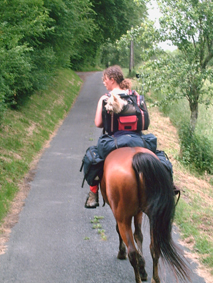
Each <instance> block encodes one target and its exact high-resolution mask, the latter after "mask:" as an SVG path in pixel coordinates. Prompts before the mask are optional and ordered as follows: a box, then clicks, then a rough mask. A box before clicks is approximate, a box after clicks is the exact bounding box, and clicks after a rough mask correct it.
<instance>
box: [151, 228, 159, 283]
mask: <svg viewBox="0 0 213 283" xmlns="http://www.w3.org/2000/svg"><path fill="white" fill-rule="evenodd" d="M150 252H151V255H152V261H153V275H152V280H151V283H160V278H159V275H158V261H159V257H160V252H159V250H158V249H157V248H155V246H154V240H153V236H152V231H151V244H150Z"/></svg>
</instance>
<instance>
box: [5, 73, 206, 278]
mask: <svg viewBox="0 0 213 283" xmlns="http://www.w3.org/2000/svg"><path fill="white" fill-rule="evenodd" d="M101 76H102V73H101V72H97V73H90V74H89V75H88V76H87V77H86V80H85V83H84V85H83V87H82V89H81V92H80V95H79V97H78V98H77V100H76V102H75V104H74V105H73V107H72V109H71V111H70V113H69V115H68V116H67V118H66V119H65V121H64V123H63V124H62V126H61V127H60V128H59V130H58V132H57V135H56V136H55V137H54V138H53V140H52V141H51V143H50V147H49V148H47V149H46V150H45V152H44V154H43V155H42V157H41V159H40V161H39V164H38V168H37V171H36V175H35V178H34V180H33V181H32V182H31V190H30V193H29V195H28V197H27V199H26V202H25V206H24V208H23V210H22V212H21V213H20V217H19V222H18V223H17V224H16V225H15V226H14V228H13V229H12V233H11V236H10V240H9V242H8V243H7V244H8V249H7V251H6V253H5V254H3V255H1V256H0V282H1V283H2V282H3V283H13V282H14V283H82V282H90V283H93V282H94V283H129V282H135V281H134V273H133V269H132V267H131V266H130V263H129V261H128V260H124V261H119V260H117V258H116V256H117V252H118V237H117V233H116V231H115V220H114V218H113V215H112V213H111V210H110V209H109V207H107V206H105V207H102V206H101V205H102V199H101V198H100V207H99V208H97V209H93V210H90V209H85V208H84V202H85V198H86V195H87V193H88V188H89V187H88V185H87V184H85V186H84V188H81V182H82V178H83V176H82V173H80V172H79V168H80V165H81V160H82V157H83V155H84V153H85V150H86V149H87V148H88V147H89V146H90V145H94V144H96V141H97V139H98V137H99V135H100V134H101V130H100V129H97V128H96V127H95V126H94V122H93V121H94V114H95V110H96V104H97V101H98V98H99V97H100V95H101V94H102V93H104V92H105V88H104V86H103V84H102V81H101ZM95 216H99V217H103V219H102V220H100V222H101V229H103V230H104V235H105V236H106V237H107V239H106V240H105V241H104V240H102V239H101V235H100V234H98V230H97V229H93V224H92V223H91V220H92V219H94V217H95ZM148 227H149V225H148V222H147V221H146V223H145V224H144V225H143V230H144V233H145V240H144V254H145V258H146V267H147V272H148V276H149V277H148V282H151V272H152V262H151V257H150V253H149V249H148V246H149V234H148V232H147V231H148ZM175 237H176V238H177V237H178V235H177V234H175ZM191 266H192V267H193V268H195V267H196V266H195V264H194V263H191ZM161 278H162V282H165V283H173V282H175V279H174V277H170V275H169V274H168V272H167V270H166V268H164V267H162V268H161ZM192 282H193V283H205V280H204V279H202V278H200V277H199V276H197V275H196V272H195V271H194V275H193V279H192Z"/></svg>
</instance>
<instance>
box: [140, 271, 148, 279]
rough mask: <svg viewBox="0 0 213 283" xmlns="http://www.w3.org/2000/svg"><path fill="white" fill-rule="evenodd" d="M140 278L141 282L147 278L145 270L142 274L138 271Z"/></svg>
mask: <svg viewBox="0 0 213 283" xmlns="http://www.w3.org/2000/svg"><path fill="white" fill-rule="evenodd" d="M140 276H141V280H142V281H147V278H148V276H147V273H146V271H145V269H144V270H143V271H142V272H141V271H140Z"/></svg>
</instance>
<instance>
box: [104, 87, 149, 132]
mask: <svg viewBox="0 0 213 283" xmlns="http://www.w3.org/2000/svg"><path fill="white" fill-rule="evenodd" d="M108 96H110V93H109V94H108ZM119 96H120V97H121V98H122V99H125V100H126V101H127V105H125V106H124V108H123V110H122V111H121V112H120V113H118V114H116V113H114V112H111V113H110V112H109V111H107V110H106V108H105V105H106V103H107V100H106V99H105V100H103V106H102V119H103V124H104V130H105V131H106V132H107V133H108V134H109V135H112V134H114V133H115V132H117V131H133V132H140V131H143V130H147V129H148V127H149V113H148V110H147V106H146V103H145V99H144V96H143V95H139V94H138V93H137V92H136V91H135V90H133V91H131V90H130V91H129V93H128V94H124V93H121V94H119Z"/></svg>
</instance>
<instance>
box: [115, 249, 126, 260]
mask: <svg viewBox="0 0 213 283" xmlns="http://www.w3.org/2000/svg"><path fill="white" fill-rule="evenodd" d="M117 258H118V259H127V255H126V252H120V251H119V252H118V255H117Z"/></svg>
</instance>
